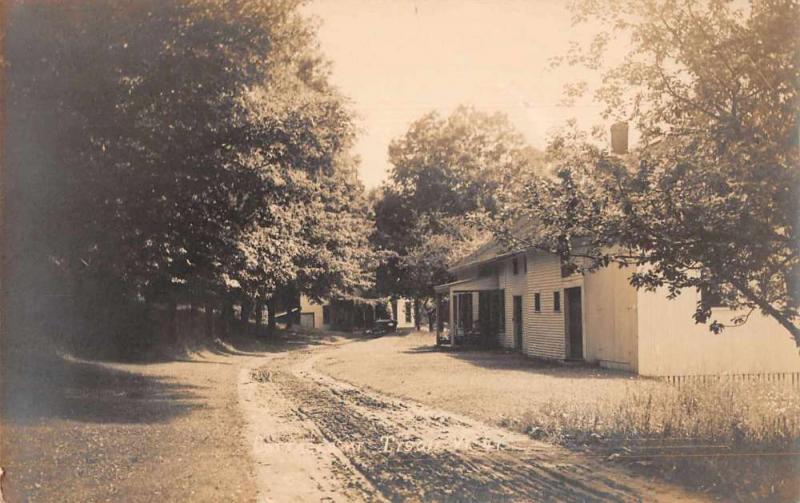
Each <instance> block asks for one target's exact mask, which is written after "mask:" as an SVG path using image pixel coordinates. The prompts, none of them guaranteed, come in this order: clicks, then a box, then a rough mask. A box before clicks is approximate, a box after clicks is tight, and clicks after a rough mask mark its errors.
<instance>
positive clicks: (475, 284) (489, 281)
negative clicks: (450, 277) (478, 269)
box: [433, 274, 498, 293]
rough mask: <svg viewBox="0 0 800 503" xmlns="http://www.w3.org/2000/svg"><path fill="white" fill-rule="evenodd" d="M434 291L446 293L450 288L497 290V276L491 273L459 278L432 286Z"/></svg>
mask: <svg viewBox="0 0 800 503" xmlns="http://www.w3.org/2000/svg"><path fill="white" fill-rule="evenodd" d="M433 289H434V291H435V292H436V293H448V292H450V291H451V290H454V289H455V290H461V291H481V290H497V289H498V282H497V276H496V275H494V274H493V275H491V276H486V277H477V276H476V277H473V278H467V279H460V280H458V281H453V282H452V283H445V284H443V285H436V286H435V287H433Z"/></svg>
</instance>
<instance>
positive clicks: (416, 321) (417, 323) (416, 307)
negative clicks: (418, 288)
mask: <svg viewBox="0 0 800 503" xmlns="http://www.w3.org/2000/svg"><path fill="white" fill-rule="evenodd" d="M419 313H420V309H419V299H418V298H417V297H414V330H416V331H417V332H419V328H420V326H421V324H420V323H421V321H422V320H420V316H419Z"/></svg>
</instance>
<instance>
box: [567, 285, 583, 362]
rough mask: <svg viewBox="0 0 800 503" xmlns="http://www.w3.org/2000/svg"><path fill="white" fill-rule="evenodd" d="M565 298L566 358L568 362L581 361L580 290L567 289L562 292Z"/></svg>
mask: <svg viewBox="0 0 800 503" xmlns="http://www.w3.org/2000/svg"><path fill="white" fill-rule="evenodd" d="M564 296H565V297H566V299H565V300H566V302H565V305H566V312H565V313H564V320H565V321H564V322H565V324H566V326H565V328H566V332H567V358H569V359H570V360H583V312H582V311H581V289H580V287H576V288H567V289H565V290H564Z"/></svg>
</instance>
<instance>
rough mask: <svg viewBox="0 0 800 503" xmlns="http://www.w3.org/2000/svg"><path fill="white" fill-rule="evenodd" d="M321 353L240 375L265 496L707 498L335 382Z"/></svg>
mask: <svg viewBox="0 0 800 503" xmlns="http://www.w3.org/2000/svg"><path fill="white" fill-rule="evenodd" d="M322 351H324V349H323V350H322ZM322 351H314V352H313V353H310V352H304V353H301V354H297V353H295V354H292V355H286V356H283V357H274V358H271V359H270V360H269V361H267V362H265V361H264V360H263V359H262V360H260V361H259V362H260V363H259V364H258V366H257V370H256V372H254V373H253V372H252V370H251V371H248V373H243V374H242V376H241V380H240V386H239V389H240V401H241V402H242V403H243V406H244V408H245V415H246V416H247V417H249V421H248V422H249V423H250V427H249V433H248V438H249V439H250V441H251V443H252V446H253V453H254V457H255V459H256V472H257V479H258V480H259V491H260V494H261V495H262V497H261V498H260V499H262V500H265V501H270V500H277V501H290V500H298V501H299V500H305V501H307V500H312V499H313V500H335V501H381V500H384V499H385V500H390V501H421V500H424V501H580V502H588V501H695V500H698V499H699V498H697V497H695V496H692V495H688V494H686V493H685V492H684V491H682V490H681V489H679V488H676V487H673V486H669V485H665V484H663V483H657V482H649V481H646V480H643V479H641V478H635V477H632V476H630V475H628V474H627V473H625V472H624V471H622V470H620V469H619V468H617V467H609V466H607V465H605V464H604V463H603V461H602V459H597V458H590V457H588V456H584V455H581V454H578V453H573V452H571V451H568V450H566V449H564V448H561V447H558V446H554V445H551V444H547V443H544V442H540V441H537V440H533V439H531V438H529V437H527V436H526V435H522V434H519V433H515V432H511V431H508V430H504V429H502V428H497V427H492V426H489V425H486V424H483V423H481V422H478V421H474V420H472V419H468V418H465V417H461V416H458V415H456V414H450V413H446V412H443V411H440V410H437V409H435V408H432V407H428V406H423V405H421V404H417V403H415V402H412V401H410V400H399V399H393V398H390V397H387V396H384V395H381V394H380V393H376V392H372V391H367V390H363V389H361V388H358V387H355V386H352V385H350V384H347V383H344V382H341V381H337V380H335V379H333V378H331V377H329V376H327V375H324V374H321V373H319V372H317V371H316V370H315V369H314V368H313V365H314V362H315V360H316V359H317V358H318V357H319V356H321V354H322ZM254 368H256V367H254Z"/></svg>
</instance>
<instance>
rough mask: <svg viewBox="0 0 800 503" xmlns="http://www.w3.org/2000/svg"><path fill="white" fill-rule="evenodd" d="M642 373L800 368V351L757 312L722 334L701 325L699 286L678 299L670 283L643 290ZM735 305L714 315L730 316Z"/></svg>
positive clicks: (640, 314) (722, 318)
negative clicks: (672, 296)
mask: <svg viewBox="0 0 800 503" xmlns="http://www.w3.org/2000/svg"><path fill="white" fill-rule="evenodd" d="M637 295H638V307H639V308H638V336H639V347H638V352H639V355H638V356H639V373H640V374H643V375H655V376H658V375H695V374H751V373H752V374H759V373H781V372H800V355H798V352H797V347H796V346H795V344H794V340H793V339H792V337H791V336H790V335H789V332H788V331H787V330H786V329H784V328H783V327H781V326H780V325H779V324H778V322H776V321H774V320H773V319H771V318H767V317H765V316H763V315H761V314H760V313H757V312H754V313H753V314H752V315H751V317H750V319H749V320H748V321H747V323H746V324H744V325H743V326H741V327H736V328H728V329H726V330H725V331H723V332H722V333H721V334H713V333H711V332H709V330H708V326H707V325H698V324H695V323H694V320H693V319H692V313H693V312H694V310H695V305H696V303H697V301H698V297H699V294H698V292H697V291H696V290H691V289H687V290H684V291H683V293H681V295H679V296H678V297H677V298H675V299H673V300H669V299H667V292H666V290H665V289H659V290H657V291H655V292H645V291H643V290H640V291H639V292H638V293H637ZM734 315H735V313H734V312H732V311H731V310H729V309H724V308H720V309H714V310H713V318H714V319H717V320H719V321H721V322H728V321H729V320H730V319H731V318H733V317H734Z"/></svg>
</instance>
